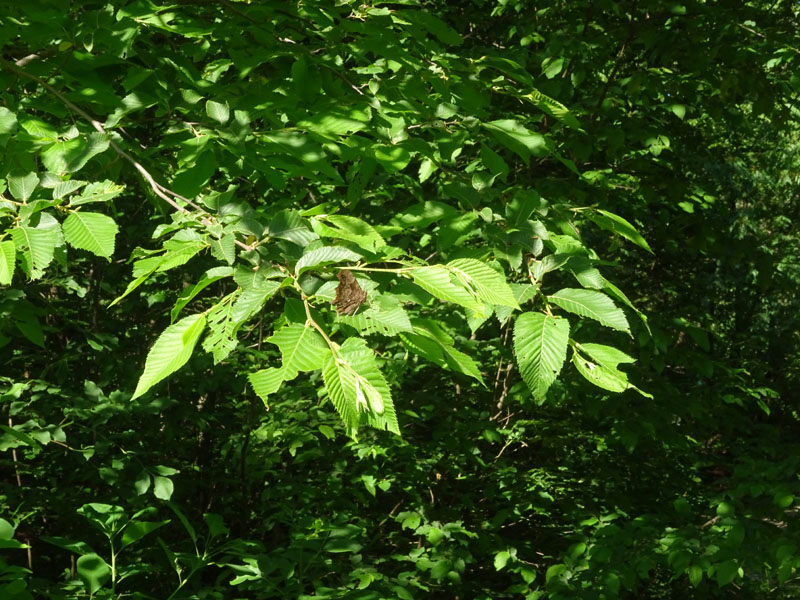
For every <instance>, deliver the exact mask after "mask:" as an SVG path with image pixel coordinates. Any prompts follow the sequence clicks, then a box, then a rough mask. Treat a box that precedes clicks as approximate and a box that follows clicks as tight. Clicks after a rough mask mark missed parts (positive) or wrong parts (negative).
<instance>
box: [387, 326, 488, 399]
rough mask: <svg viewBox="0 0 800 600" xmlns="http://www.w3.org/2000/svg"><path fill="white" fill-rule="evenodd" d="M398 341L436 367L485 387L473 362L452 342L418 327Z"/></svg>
mask: <svg viewBox="0 0 800 600" xmlns="http://www.w3.org/2000/svg"><path fill="white" fill-rule="evenodd" d="M400 340H401V341H402V342H403V345H404V346H405V347H406V348H407V349H408V350H409V351H410V352H413V353H414V354H416V355H418V356H421V357H422V358H424V359H426V360H428V361H430V362H432V363H433V364H435V365H437V366H438V367H440V368H442V369H447V370H449V371H455V372H456V373H462V374H464V375H466V376H468V377H472V378H473V379H476V380H477V381H479V382H480V383H481V385H483V386H484V387H485V386H486V384H485V383H484V381H483V376H482V375H481V372H480V369H479V368H478V365H477V364H476V363H475V361H474V360H473V359H472V358H471V357H470V356H469V355H467V354H464V353H463V352H461V351H460V350H457V349H456V348H454V347H453V344H452V341H451V342H450V343H447V341H445V340H442V339H440V338H438V337H436V336H434V335H432V334H431V332H430V331H427V330H425V329H423V328H420V327H414V333H401V334H400Z"/></svg>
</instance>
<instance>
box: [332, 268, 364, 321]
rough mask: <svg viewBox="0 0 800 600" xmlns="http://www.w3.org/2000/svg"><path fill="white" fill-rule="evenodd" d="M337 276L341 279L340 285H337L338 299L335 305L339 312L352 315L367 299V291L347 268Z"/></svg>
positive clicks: (334, 302)
mask: <svg viewBox="0 0 800 600" xmlns="http://www.w3.org/2000/svg"><path fill="white" fill-rule="evenodd" d="M336 278H337V279H338V280H339V285H338V286H337V287H336V299H335V300H334V301H333V305H334V306H335V307H336V312H337V313H338V314H340V315H349V316H351V317H352V316H353V315H354V314H356V311H357V310H358V307H359V306H361V304H362V303H363V302H364V301H365V300H366V299H367V292H365V291H364V290H362V289H361V286H360V285H358V282H357V281H356V278H355V277H354V276H353V274H352V273H351V272H350V271H348V270H347V269H342V270H341V271H339V272H338V273H337V274H336Z"/></svg>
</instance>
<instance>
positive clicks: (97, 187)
mask: <svg viewBox="0 0 800 600" xmlns="http://www.w3.org/2000/svg"><path fill="white" fill-rule="evenodd" d="M123 191H125V186H124V185H117V184H116V183H114V182H113V181H109V180H108V179H106V180H105V181H95V182H94V183H90V184H89V185H87V186H86V188H85V189H84V190H83V191H82V192H81V193H80V194H79V195H78V196H75V197H73V198H70V201H69V205H70V206H80V205H81V204H88V203H89V202H108V201H109V200H113V199H114V198H116V197H117V196H119V195H120V194H121V193H122V192H123ZM53 197H54V198H55V197H56V196H55V191H54V192H53Z"/></svg>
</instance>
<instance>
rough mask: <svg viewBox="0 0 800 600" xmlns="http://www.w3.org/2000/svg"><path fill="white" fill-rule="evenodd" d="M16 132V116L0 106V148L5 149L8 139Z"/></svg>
mask: <svg viewBox="0 0 800 600" xmlns="http://www.w3.org/2000/svg"><path fill="white" fill-rule="evenodd" d="M16 130H17V115H15V114H14V113H13V112H11V111H10V110H8V109H7V108H6V107H5V106H0V148H3V147H5V145H6V143H7V142H8V139H9V138H10V137H11V134H13V133H14V132H15V131H16Z"/></svg>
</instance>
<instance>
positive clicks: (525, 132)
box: [483, 119, 550, 162]
mask: <svg viewBox="0 0 800 600" xmlns="http://www.w3.org/2000/svg"><path fill="white" fill-rule="evenodd" d="M483 126H484V127H485V128H486V129H487V130H488V131H489V133H491V134H492V135H493V136H494V137H495V139H497V141H498V142H500V143H501V144H503V145H504V146H505V147H506V148H508V149H509V150H511V151H513V152H515V153H517V154H518V155H519V156H520V157H521V158H522V159H523V160H524V161H525V162H528V160H529V159H530V157H531V156H535V157H542V156H546V155H547V154H549V153H550V147H549V146H550V144H548V141H547V138H545V136H543V135H541V134H539V133H534V132H533V131H530V130H529V129H527V128H525V127H523V126H522V125H520V124H519V123H518V122H517V121H515V120H514V119H500V120H497V121H490V122H488V123H484V124H483Z"/></svg>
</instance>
